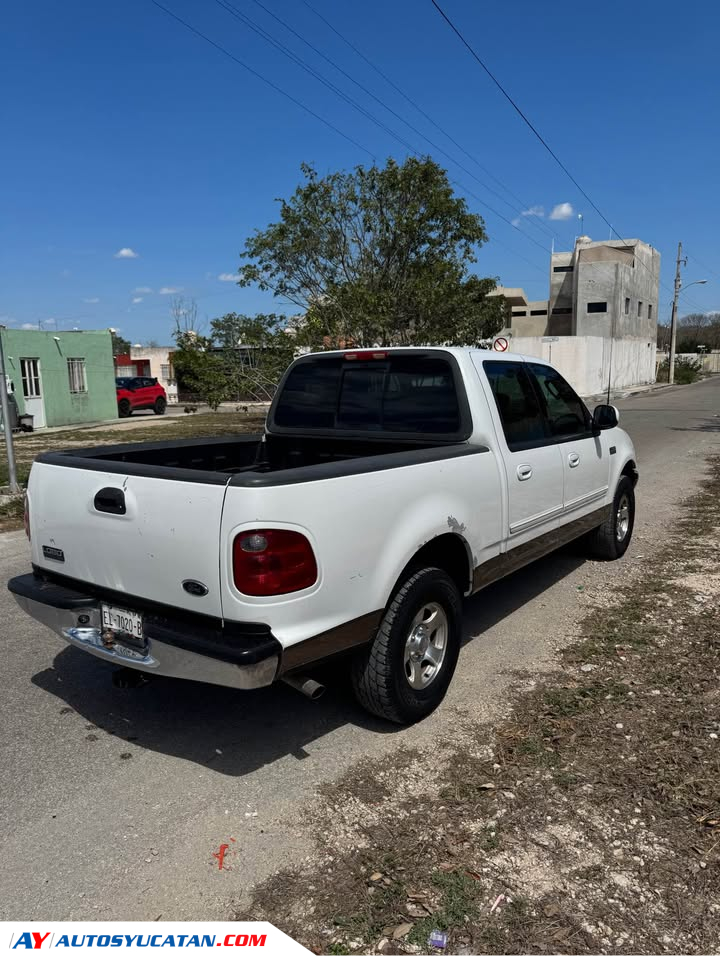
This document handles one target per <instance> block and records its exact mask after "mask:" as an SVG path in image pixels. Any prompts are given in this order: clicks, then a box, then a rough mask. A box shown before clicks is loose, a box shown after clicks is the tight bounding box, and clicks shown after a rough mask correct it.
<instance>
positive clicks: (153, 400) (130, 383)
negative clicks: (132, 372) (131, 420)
mask: <svg viewBox="0 0 720 960" xmlns="http://www.w3.org/2000/svg"><path fill="white" fill-rule="evenodd" d="M115 389H116V391H117V405H118V416H120V417H129V416H130V414H131V413H132V412H133V410H154V411H155V413H157V414H163V413H165V409H166V407H167V394H166V393H165V388H164V387H162V386H161V385H160V384H159V383H158V382H157V377H116V378H115Z"/></svg>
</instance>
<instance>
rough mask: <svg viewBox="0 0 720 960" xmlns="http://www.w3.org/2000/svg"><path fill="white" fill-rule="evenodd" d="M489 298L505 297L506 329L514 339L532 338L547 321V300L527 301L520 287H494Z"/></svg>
mask: <svg viewBox="0 0 720 960" xmlns="http://www.w3.org/2000/svg"><path fill="white" fill-rule="evenodd" d="M488 296H490V297H505V302H506V304H507V306H508V327H509V328H510V329H511V330H512V332H513V336H516V337H533V336H535V334H536V332H537V330H539V329H543V330H544V329H545V327H546V326H547V319H548V302H547V300H528V298H527V296H526V294H525V291H524V290H523V288H522V287H500V286H498V287H495V289H494V290H493V291H492V293H489V294H488Z"/></svg>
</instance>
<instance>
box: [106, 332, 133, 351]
mask: <svg viewBox="0 0 720 960" xmlns="http://www.w3.org/2000/svg"><path fill="white" fill-rule="evenodd" d="M110 337H111V338H112V352H113V356H114V357H117V356H118V355H119V354H121V353H130V341H129V340H126V339H125V337H121V336H120V334H119V333H118V332H117V330H110Z"/></svg>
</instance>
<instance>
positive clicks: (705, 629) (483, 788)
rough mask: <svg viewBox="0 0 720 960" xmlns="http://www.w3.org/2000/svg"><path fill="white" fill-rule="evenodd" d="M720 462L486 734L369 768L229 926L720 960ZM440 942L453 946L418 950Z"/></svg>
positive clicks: (405, 946) (457, 737) (320, 944)
mask: <svg viewBox="0 0 720 960" xmlns="http://www.w3.org/2000/svg"><path fill="white" fill-rule="evenodd" d="M719 541H720V458H714V459H713V460H711V461H710V463H709V472H708V476H707V479H706V481H705V484H704V486H703V488H702V490H701V492H700V493H699V494H698V495H697V496H695V497H694V498H693V499H692V500H690V501H688V502H687V503H686V504H685V506H684V510H683V513H682V516H681V519H680V520H679V521H678V522H677V524H676V526H675V528H674V529H673V530H672V531H671V533H670V535H669V537H668V539H667V541H666V545H665V546H664V547H663V548H662V549H661V550H660V552H659V553H657V554H655V555H654V557H653V559H652V562H648V563H647V564H644V565H642V566H640V567H636V568H634V573H633V575H632V578H631V579H629V580H628V581H627V582H626V583H625V584H624V585H623V587H622V588H621V589H620V590H619V591H618V589H617V587H615V588H614V589H613V590H612V592H610V591H608V592H607V593H605V594H600V595H598V596H597V597H596V598H595V600H594V603H593V606H592V608H591V610H590V612H589V614H588V616H587V617H586V619H585V621H584V622H583V623H582V624H581V625H580V628H579V632H578V638H577V640H576V642H574V643H573V644H572V645H571V646H569V647H567V648H566V649H565V650H564V651H562V653H561V654H560V662H559V665H558V668H557V670H556V671H555V672H554V673H552V674H550V675H544V676H543V678H542V679H541V680H540V681H538V680H536V679H533V678H531V677H529V676H522V675H518V676H517V680H516V689H515V693H514V697H513V702H512V706H511V709H510V711H509V712H508V713H507V715H506V717H505V719H504V720H503V721H502V722H501V723H500V724H499V725H495V726H494V727H488V726H483V725H480V724H477V723H474V722H473V721H472V720H471V719H469V718H468V719H467V721H466V722H465V723H463V724H462V725H461V726H460V727H458V726H456V727H455V728H454V729H453V730H452V731H451V732H449V734H448V738H447V740H446V741H444V742H439V743H437V749H436V750H434V751H433V752H432V753H431V754H428V753H427V752H425V753H422V754H421V753H418V752H412V751H405V752H400V753H396V754H395V755H392V756H389V757H387V758H385V759H383V760H382V761H381V762H379V763H376V764H369V763H365V764H362V765H360V766H358V767H356V768H355V769H354V770H352V771H351V773H350V774H349V775H348V776H347V777H345V779H344V780H343V781H341V782H340V783H339V784H335V785H333V786H332V787H329V788H327V789H326V790H325V791H324V793H323V795H322V796H321V798H320V799H319V800H318V801H317V802H316V803H315V804H314V807H313V809H312V814H311V816H312V820H313V823H314V828H315V833H316V840H317V844H318V849H319V850H320V851H321V852H320V853H319V854H318V855H317V856H314V857H313V858H312V859H309V860H308V861H306V862H305V863H304V864H303V865H302V866H301V868H299V869H296V870H293V871H291V872H284V873H280V874H277V875H275V876H274V877H272V878H271V879H270V880H269V881H267V882H266V883H264V884H263V885H262V886H260V887H258V888H256V890H255V891H254V897H253V901H252V903H251V905H250V906H249V908H244V909H238V911H237V915H238V918H239V919H248V918H253V919H262V920H269V921H271V922H273V923H276V924H277V925H278V926H279V927H281V929H283V930H284V931H285V932H286V933H288V934H289V935H290V936H292V937H294V938H295V939H297V940H299V941H300V942H301V943H303V944H305V945H306V946H307V947H309V948H310V949H312V950H313V951H314V952H316V953H323V954H328V953H329V954H348V953H356V954H373V953H375V954H378V953H379V954H403V953H405V954H412V953H422V954H427V953H433V952H437V953H443V952H444V953H446V954H460V955H463V954H468V955H470V954H482V953H508V954H512V953H525V954H528V953H529V954H543V953H557V954H581V953H595V954H618V953H621V954H634V953H651V954H684V953H689V954H714V953H717V952H718V950H720V682H719V681H720V634H719V633H718V626H717V625H718V612H719V608H720V564H719V563H718V542H719ZM433 931H435V932H438V933H442V934H445V935H446V936H447V938H448V939H447V945H446V947H445V949H444V950H442V949H441V950H434V949H433V948H432V947H431V946H429V944H428V938H429V936H430V935H431V934H432V933H433Z"/></svg>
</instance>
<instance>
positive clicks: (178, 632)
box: [8, 574, 282, 690]
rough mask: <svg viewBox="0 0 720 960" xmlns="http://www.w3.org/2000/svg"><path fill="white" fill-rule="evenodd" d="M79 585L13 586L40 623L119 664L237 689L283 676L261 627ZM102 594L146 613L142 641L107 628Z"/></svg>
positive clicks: (274, 645)
mask: <svg viewBox="0 0 720 960" xmlns="http://www.w3.org/2000/svg"><path fill="white" fill-rule="evenodd" d="M77 586H80V587H82V589H78V588H77ZM77 586H76V585H75V584H73V585H72V586H69V585H66V584H64V583H58V582H53V581H50V580H46V579H44V578H42V577H41V576H37V575H36V574H25V575H24V576H20V577H14V578H13V579H12V580H10V582H9V583H8V590H10V592H11V593H12V594H13V595H14V597H15V600H16V601H17V603H18V604H19V606H20V607H21V608H22V609H23V610H24V611H25V612H26V613H28V614H30V616H31V617H33V618H34V619H35V620H37V621H39V622H40V623H42V624H44V625H45V626H46V627H49V628H50V629H51V630H53V631H54V632H55V633H57V634H59V636H61V637H63V639H65V640H66V641H68V643H71V644H72V645H73V646H74V647H78V649H80V650H85V651H87V652H88V653H91V654H93V656H96V657H99V658H100V659H101V660H107V661H108V662H110V663H114V664H116V665H117V666H122V667H131V668H132V669H134V670H140V671H142V672H143V673H148V674H153V673H155V674H160V675H162V676H166V677H179V678H182V679H185V680H200V681H203V682H205V683H214V684H218V685H220V686H223V687H234V688H236V689H239V690H252V689H255V688H256V687H266V686H269V685H270V684H271V683H272V682H273V680H274V679H275V677H276V676H277V672H278V667H279V664H280V657H281V655H282V647H281V645H280V643H279V641H278V640H276V639H275V637H273V636H272V634H271V633H270V630H269V628H267V627H265V626H264V625H262V624H237V623H227V622H226V623H224V624H223V623H222V622H221V621H216V620H214V619H212V618H209V617H207V618H204V617H203V618H200V617H193V616H192V614H188V615H184V613H183V611H180V610H178V611H173V610H172V608H164V609H162V610H159V608H158V607H157V606H155V605H153V606H152V608H146V607H145V605H144V602H143V601H142V600H140V599H138V598H136V597H123V595H121V594H116V593H115V592H114V591H112V592H108V591H104V592H103V596H99V595H96V591H94V590H92V589H91V590H89V591H88V590H87V589H85V587H84V585H77ZM105 593H112V595H111V596H105V595H104V594H105ZM103 599H105V600H107V601H108V602H110V603H115V604H117V605H119V606H124V607H127V608H128V609H131V610H135V611H137V612H139V613H142V615H143V629H144V633H145V639H144V641H136V640H132V639H131V638H126V639H116V635H112V634H109V633H108V632H107V631H106V630H104V629H103V627H102V624H101V617H100V603H101V600H103Z"/></svg>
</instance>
